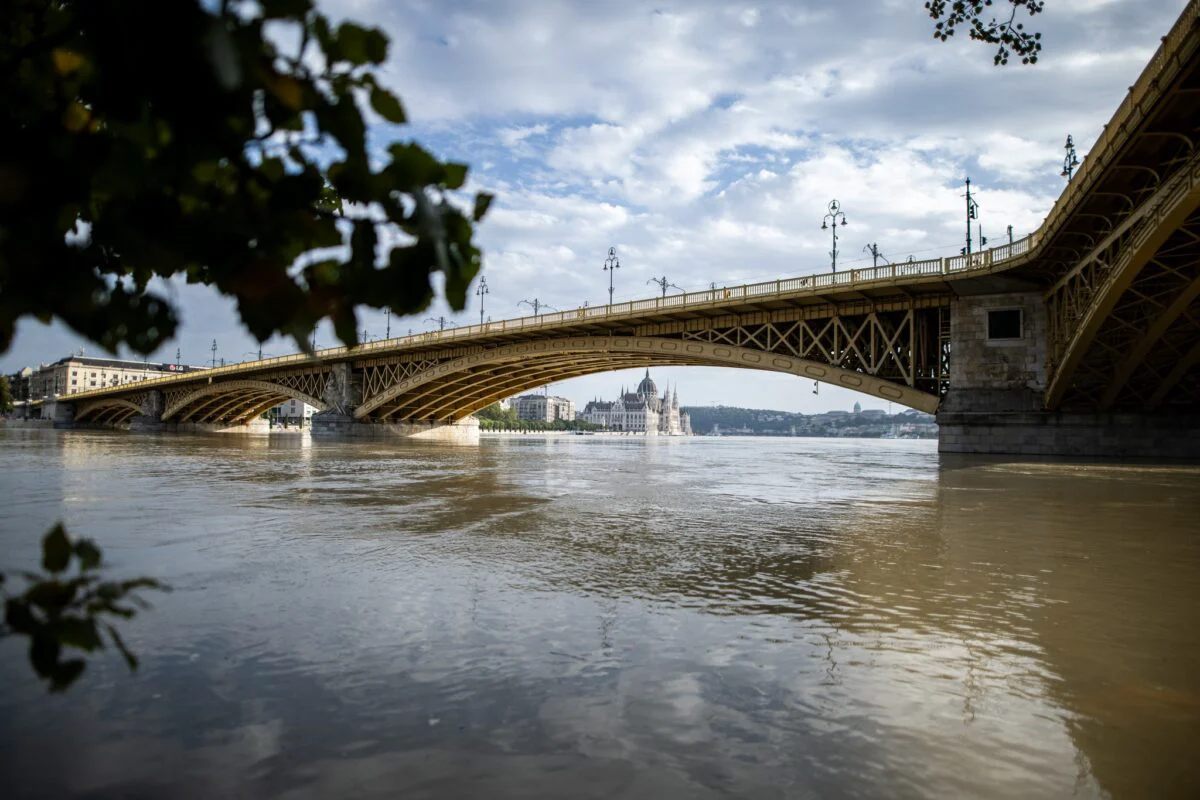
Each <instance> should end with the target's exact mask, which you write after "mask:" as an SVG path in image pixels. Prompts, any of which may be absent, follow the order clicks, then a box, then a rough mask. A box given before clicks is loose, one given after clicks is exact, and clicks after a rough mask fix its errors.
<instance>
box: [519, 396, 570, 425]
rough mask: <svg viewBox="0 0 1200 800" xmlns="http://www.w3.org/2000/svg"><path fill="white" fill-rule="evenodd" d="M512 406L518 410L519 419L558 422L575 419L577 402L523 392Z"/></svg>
mask: <svg viewBox="0 0 1200 800" xmlns="http://www.w3.org/2000/svg"><path fill="white" fill-rule="evenodd" d="M510 402H511V404H512V408H515V409H516V411H517V419H528V420H537V421H539V422H556V421H558V420H563V421H565V422H573V421H574V420H575V402H574V401H573V400H568V399H567V398H565V397H553V396H549V395H544V394H523V395H521V396H520V397H514V398H513V399H512V400H511V401H510Z"/></svg>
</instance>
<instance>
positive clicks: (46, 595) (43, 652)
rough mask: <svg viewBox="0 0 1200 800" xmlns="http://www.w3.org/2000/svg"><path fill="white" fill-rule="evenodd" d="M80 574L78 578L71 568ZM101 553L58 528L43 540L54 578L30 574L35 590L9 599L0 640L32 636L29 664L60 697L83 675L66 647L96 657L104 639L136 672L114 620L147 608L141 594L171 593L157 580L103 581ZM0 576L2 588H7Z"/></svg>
mask: <svg viewBox="0 0 1200 800" xmlns="http://www.w3.org/2000/svg"><path fill="white" fill-rule="evenodd" d="M73 562H74V563H75V564H76V566H77V569H76V570H75V571H74V573H73V574H72V570H71V564H72V563H73ZM101 562H102V556H101V554H100V549H99V548H97V547H96V545H95V544H93V543H92V542H91V541H89V540H87V539H78V540H75V541H71V539H70V538H69V537H68V536H67V532H66V530H64V529H63V526H62V525H56V526H55V527H54V528H52V529H51V530H50V532H49V533H47V534H46V537H45V538H44V539H43V540H42V568H43V569H44V570H45V571H46V573H48V574H36V573H24V577H25V580H26V581H27V582H28V584H29V586H28V588H26V590H25V591H24V592H23V593H21V594H18V595H7V594H6V596H5V599H4V624H3V625H0V638H4V637H5V636H11V635H18V636H28V637H29V662H30V664H31V665H32V666H33V670H34V672H36V673H37V675H38V677H40V678H43V679H45V680H46V681H48V682H49V684H50V690H51V691H54V692H60V691H63V690H64V689H66V688H67V687H68V686H70V685H71V684H72V683H73V682H74V681H75V680H76V679H77V678H78V677H79V676H80V675H81V674H83V670H84V666H85V662H84V660H83V659H82V658H79V657H73V658H69V657H66V655H65V654H64V652H63V649H64V648H66V647H70V648H74V649H75V650H78V651H81V652H84V653H91V652H94V651H96V650H100V649H102V648H103V647H104V639H105V638H106V637H107V639H108V641H109V642H110V643H111V644H112V645H113V646H114V647H116V648H117V650H118V651H120V653H121V655H122V656H123V657H124V658H125V662H126V663H127V664H128V665H129V668H130V669H137V665H138V661H137V658H136V657H135V656H134V655H133V653H131V652H130V651H129V648H127V647H126V646H125V642H124V641H123V640H122V639H121V635H120V634H119V633H118V632H117V629H116V627H115V626H114V625H113V622H112V621H113V620H116V619H129V618H130V617H132V616H134V614H136V613H137V609H138V608H139V607H140V608H147V607H148V606H147V604H146V603H145V602H144V601H142V600H141V599H140V598H139V597H138V596H137V594H136V592H137V591H138V590H140V589H157V590H163V591H165V590H166V588H167V587H165V586H163V585H162V584H161V583H159V582H158V581H156V580H153V579H151V578H134V579H132V580H126V581H102V580H100V578H99V576H98V575H97V571H98V570H99V569H100V568H101V567H102V563H101ZM4 584H5V576H4V575H3V574H0V589H4V588H6V587H5V585H4Z"/></svg>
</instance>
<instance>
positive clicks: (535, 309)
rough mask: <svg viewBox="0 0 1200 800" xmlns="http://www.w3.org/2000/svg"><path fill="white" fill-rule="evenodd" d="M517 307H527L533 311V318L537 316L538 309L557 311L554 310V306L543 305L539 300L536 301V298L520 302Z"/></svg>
mask: <svg viewBox="0 0 1200 800" xmlns="http://www.w3.org/2000/svg"><path fill="white" fill-rule="evenodd" d="M517 305H518V306H521V305H526V306H529V307H530V308H532V309H533V315H534V316H535V317H536V316H537V315H538V310H539V309H543V308H547V309H549V310H551V311H558V309H557V308H555V307H554V306H551V305H548V304H546V303H543V302H542V301H541V300H538V299H537V298H536V297H535V298H533V299H532V300H521V301H519V302H518V303H517Z"/></svg>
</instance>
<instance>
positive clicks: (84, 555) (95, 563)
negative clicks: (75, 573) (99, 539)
mask: <svg viewBox="0 0 1200 800" xmlns="http://www.w3.org/2000/svg"><path fill="white" fill-rule="evenodd" d="M75 555H76V556H78V557H79V566H80V568H81V569H83V570H85V571H86V570H89V569H96V568H97V567H99V566H100V562H101V560H102V559H103V558H104V556H103V554H102V553H101V552H100V548H99V547H97V546H96V543H95V542H93V541H92V540H90V539H80V540H79V541H77V542H76V543H75Z"/></svg>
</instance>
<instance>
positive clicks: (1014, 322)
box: [987, 308, 1022, 339]
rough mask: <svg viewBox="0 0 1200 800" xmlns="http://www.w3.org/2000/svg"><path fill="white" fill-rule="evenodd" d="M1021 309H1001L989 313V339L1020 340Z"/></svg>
mask: <svg viewBox="0 0 1200 800" xmlns="http://www.w3.org/2000/svg"><path fill="white" fill-rule="evenodd" d="M1021 322H1022V319H1021V309H1019V308H1001V309H996V310H994V311H989V312H988V327H987V334H988V338H989V339H1020V338H1022V335H1021V327H1022V326H1021Z"/></svg>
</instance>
